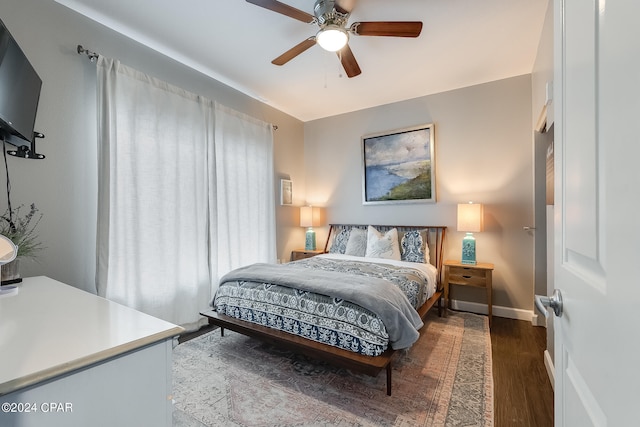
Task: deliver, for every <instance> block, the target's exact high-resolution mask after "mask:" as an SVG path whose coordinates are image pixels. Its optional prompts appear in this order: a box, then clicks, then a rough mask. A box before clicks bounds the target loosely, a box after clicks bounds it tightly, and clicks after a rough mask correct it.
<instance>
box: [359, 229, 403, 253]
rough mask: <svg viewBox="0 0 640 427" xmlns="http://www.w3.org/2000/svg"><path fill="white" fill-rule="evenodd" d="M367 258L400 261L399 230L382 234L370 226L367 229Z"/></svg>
mask: <svg viewBox="0 0 640 427" xmlns="http://www.w3.org/2000/svg"><path fill="white" fill-rule="evenodd" d="M365 256H368V257H372V258H384V259H394V260H396V261H400V245H399V244H398V229H396V228H392V229H391V230H389V231H387V232H386V233H385V234H382V233H380V232H379V231H378V230H376V229H375V228H374V227H372V226H369V228H368V229H367V252H366V254H365Z"/></svg>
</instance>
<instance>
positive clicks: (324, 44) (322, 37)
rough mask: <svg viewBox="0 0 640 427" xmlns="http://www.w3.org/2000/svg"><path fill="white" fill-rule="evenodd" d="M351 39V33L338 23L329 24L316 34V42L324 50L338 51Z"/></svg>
mask: <svg viewBox="0 0 640 427" xmlns="http://www.w3.org/2000/svg"><path fill="white" fill-rule="evenodd" d="M348 41H349V34H348V33H347V32H346V31H345V30H344V28H342V27H339V26H337V25H327V26H326V27H324V28H323V29H321V30H320V31H318V34H316V42H317V43H318V44H319V45H320V47H321V48H323V49H324V50H328V51H329V52H336V51H338V50H340V49H342V48H343V47H344V45H346V44H347V42H348Z"/></svg>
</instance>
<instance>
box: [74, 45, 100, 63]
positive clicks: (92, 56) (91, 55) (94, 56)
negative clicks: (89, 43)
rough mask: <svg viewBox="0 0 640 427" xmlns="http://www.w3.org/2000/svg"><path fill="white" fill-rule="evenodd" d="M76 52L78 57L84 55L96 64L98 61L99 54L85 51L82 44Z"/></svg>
mask: <svg viewBox="0 0 640 427" xmlns="http://www.w3.org/2000/svg"><path fill="white" fill-rule="evenodd" d="M76 51H77V52H78V55H82V54H83V53H84V54H85V55H87V56H88V57H89V60H90V61H91V62H96V61H97V60H98V54H97V53H95V52H91V51H90V50H89V49H85V48H84V47H82V45H81V44H79V45H78V47H77V49H76Z"/></svg>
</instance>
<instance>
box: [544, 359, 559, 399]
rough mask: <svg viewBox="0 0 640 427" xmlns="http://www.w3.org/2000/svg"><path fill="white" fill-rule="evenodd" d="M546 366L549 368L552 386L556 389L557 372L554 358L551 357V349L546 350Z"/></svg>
mask: <svg viewBox="0 0 640 427" xmlns="http://www.w3.org/2000/svg"><path fill="white" fill-rule="evenodd" d="M544 367H545V368H547V375H548V376H549V381H551V388H552V389H553V390H554V391H555V390H556V386H555V384H556V374H555V369H554V366H553V359H552V358H551V353H549V350H545V351H544Z"/></svg>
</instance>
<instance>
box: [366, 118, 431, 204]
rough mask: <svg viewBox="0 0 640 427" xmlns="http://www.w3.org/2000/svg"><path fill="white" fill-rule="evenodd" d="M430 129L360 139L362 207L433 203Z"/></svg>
mask: <svg viewBox="0 0 640 427" xmlns="http://www.w3.org/2000/svg"><path fill="white" fill-rule="evenodd" d="M435 166H436V164H435V137H434V125H433V123H431V124H425V125H419V126H413V127H408V128H404V129H396V130H393V131H387V132H382V133H376V134H371V135H365V136H363V137H362V203H363V204H364V205H384V204H393V203H435V202H436V181H435V178H436V175H435Z"/></svg>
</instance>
